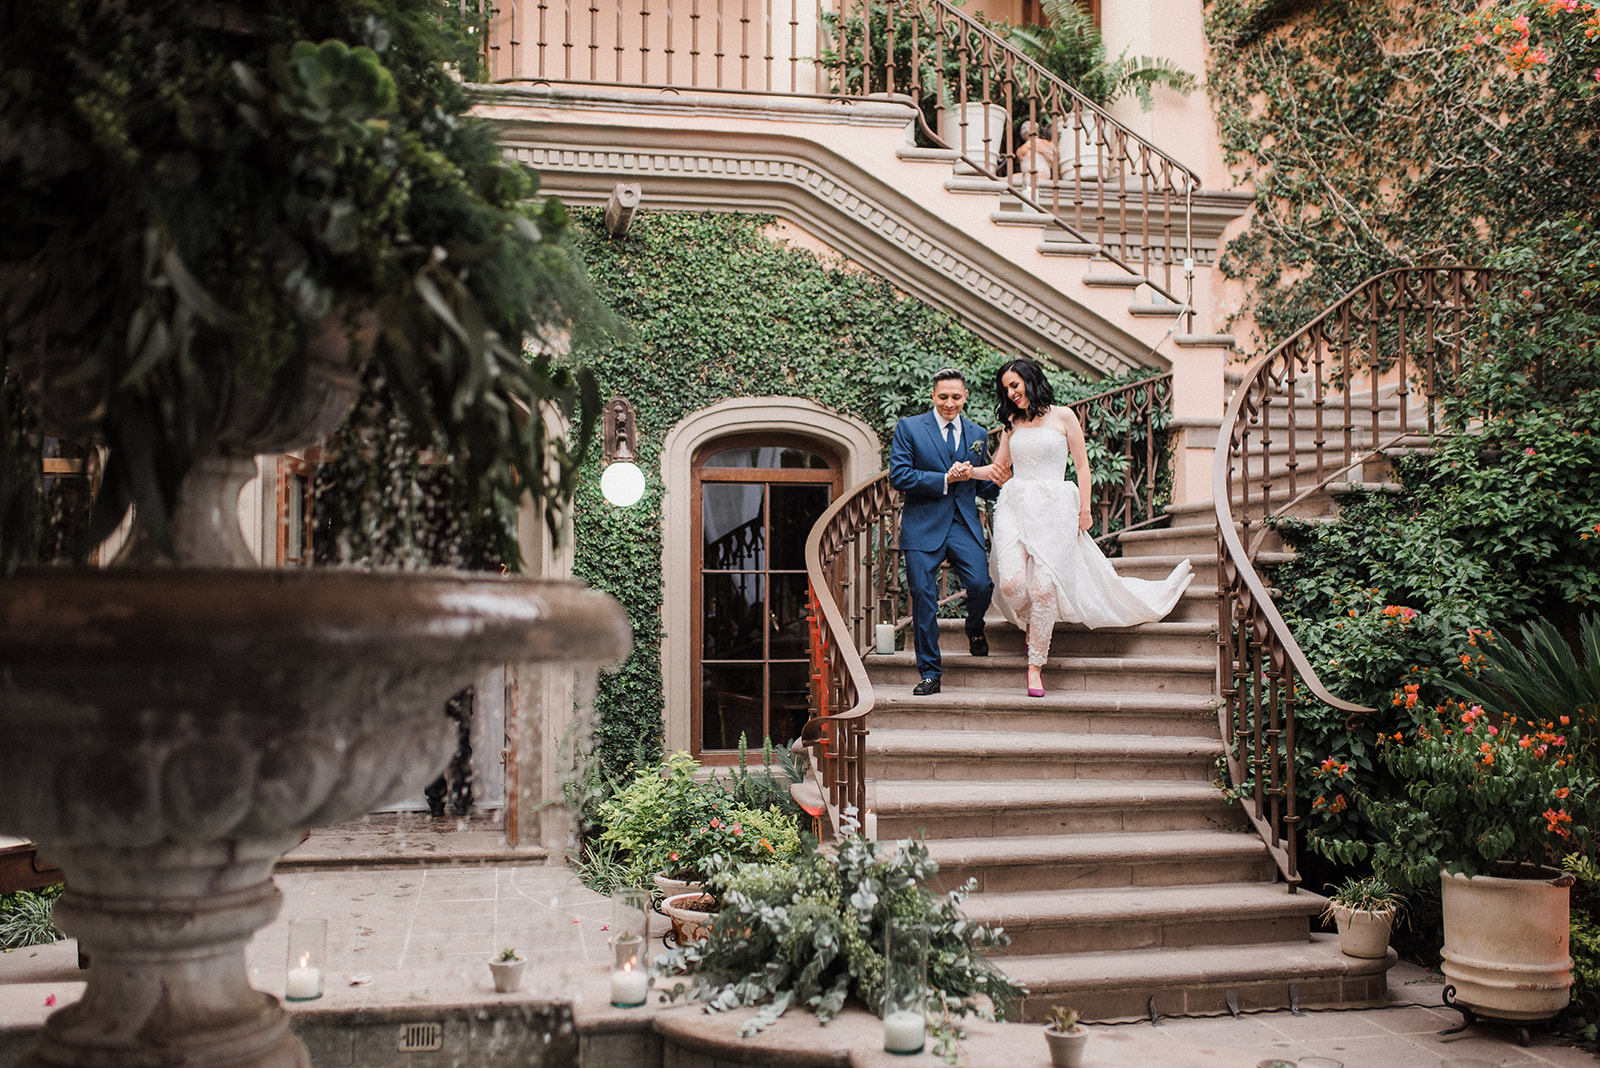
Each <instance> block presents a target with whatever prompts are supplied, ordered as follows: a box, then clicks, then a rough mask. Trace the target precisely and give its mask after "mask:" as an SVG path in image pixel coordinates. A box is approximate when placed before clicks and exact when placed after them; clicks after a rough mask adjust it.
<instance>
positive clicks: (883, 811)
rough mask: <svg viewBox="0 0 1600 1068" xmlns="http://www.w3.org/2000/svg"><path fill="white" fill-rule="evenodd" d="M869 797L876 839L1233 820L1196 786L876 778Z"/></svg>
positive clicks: (1209, 824)
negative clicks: (873, 816)
mask: <svg viewBox="0 0 1600 1068" xmlns="http://www.w3.org/2000/svg"><path fill="white" fill-rule="evenodd" d="M872 794H875V795H876V797H875V799H874V800H872V801H871V804H872V807H873V810H874V812H875V814H876V815H877V818H878V836H879V837H880V838H914V837H916V836H918V835H919V834H922V835H926V836H927V837H929V838H972V837H986V836H987V837H1008V836H1014V835H1044V834H1068V833H1071V834H1113V833H1123V834H1138V833H1143V832H1145V831H1172V830H1186V829H1187V830H1211V829H1213V828H1215V827H1216V826H1217V825H1218V824H1219V823H1224V824H1225V823H1226V821H1227V820H1229V819H1230V816H1231V815H1232V810H1231V809H1230V806H1229V805H1228V803H1227V802H1226V801H1225V800H1224V799H1223V796H1222V792H1221V791H1220V790H1218V789H1217V788H1216V787H1214V786H1212V785H1211V784H1209V783H1201V782H1154V781H1119V780H1107V779H1069V780H1064V781H1060V782H1026V781H1024V782H1014V781H1004V780H987V781H985V780H962V781H958V782H923V781H917V780H906V779H875V780H874V783H873V786H872V787H869V798H870V797H871V795H872ZM1233 818H1239V817H1237V816H1233Z"/></svg>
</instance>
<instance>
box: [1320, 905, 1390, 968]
mask: <svg viewBox="0 0 1600 1068" xmlns="http://www.w3.org/2000/svg"><path fill="white" fill-rule="evenodd" d="M1330 908H1331V911H1332V912H1333V922H1334V925H1335V926H1336V927H1338V928H1339V952H1341V953H1343V954H1344V955H1345V956H1347V957H1359V958H1361V959H1362V960H1380V959H1382V958H1383V957H1386V956H1388V955H1389V934H1390V932H1391V931H1393V930H1394V912H1393V911H1384V912H1373V911H1371V910H1369V909H1352V908H1347V907H1346V906H1344V905H1340V904H1337V903H1335V904H1333V905H1332V906H1330Z"/></svg>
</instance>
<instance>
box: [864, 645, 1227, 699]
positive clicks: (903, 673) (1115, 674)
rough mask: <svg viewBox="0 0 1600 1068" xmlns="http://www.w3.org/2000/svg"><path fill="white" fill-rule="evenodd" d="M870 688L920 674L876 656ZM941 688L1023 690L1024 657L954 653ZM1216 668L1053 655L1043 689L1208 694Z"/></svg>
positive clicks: (1193, 660) (1168, 659)
mask: <svg viewBox="0 0 1600 1068" xmlns="http://www.w3.org/2000/svg"><path fill="white" fill-rule="evenodd" d="M872 659H873V663H872V680H873V684H874V685H878V684H879V683H880V682H881V683H882V684H883V685H886V686H890V687H893V686H897V685H902V684H903V685H905V686H915V685H916V684H917V680H918V679H920V678H921V674H920V673H919V672H918V671H917V663H916V655H915V654H914V653H911V652H898V653H890V654H888V655H886V656H885V655H875V656H874V657H873V658H872ZM942 659H943V668H944V680H943V681H944V685H945V686H946V687H950V688H963V689H964V688H967V687H979V688H983V689H990V690H998V689H1004V688H1005V687H1007V686H1009V685H1012V684H1013V683H1014V684H1015V685H1016V686H1017V687H1018V688H1022V686H1023V672H1024V671H1025V670H1026V669H1027V666H1028V661H1027V658H1026V657H1024V656H1023V655H1022V654H1021V651H1020V650H1018V652H1017V653H1015V654H1009V655H1008V654H1004V653H1001V654H996V653H993V652H991V653H990V655H988V656H984V657H977V656H972V655H970V654H964V653H959V652H958V653H955V654H952V655H949V656H944V657H943V658H942ZM1216 669H1217V662H1216V657H1214V656H1073V655H1066V656H1058V655H1056V653H1055V651H1054V650H1053V649H1052V650H1051V655H1050V659H1049V660H1048V661H1047V662H1046V663H1045V665H1044V686H1045V689H1046V690H1055V691H1058V692H1063V691H1074V690H1077V691H1087V692H1096V691H1103V690H1109V691H1117V692H1124V693H1126V692H1154V693H1188V694H1210V693H1211V691H1212V683H1213V681H1214V679H1215V674H1216Z"/></svg>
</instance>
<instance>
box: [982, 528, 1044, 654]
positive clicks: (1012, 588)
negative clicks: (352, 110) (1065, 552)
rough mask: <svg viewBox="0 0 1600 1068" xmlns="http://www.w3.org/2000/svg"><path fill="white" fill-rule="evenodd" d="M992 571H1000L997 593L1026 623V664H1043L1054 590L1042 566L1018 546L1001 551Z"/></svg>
mask: <svg viewBox="0 0 1600 1068" xmlns="http://www.w3.org/2000/svg"><path fill="white" fill-rule="evenodd" d="M996 570H997V571H999V573H1000V595H1001V596H1002V597H1004V598H1005V599H1006V601H1007V602H1009V603H1010V605H1011V608H1012V611H1013V612H1015V613H1016V616H1017V618H1018V619H1021V620H1024V621H1026V623H1027V625H1028V631H1027V637H1028V666H1029V667H1043V666H1044V663H1045V661H1046V660H1048V659H1050V636H1051V635H1052V634H1053V633H1054V632H1055V628H1056V591H1055V586H1054V584H1052V583H1051V581H1050V576H1049V574H1048V573H1047V572H1046V571H1045V569H1044V568H1041V567H1035V566H1034V563H1033V557H1031V556H1029V555H1028V552H1027V550H1026V549H1024V548H1022V546H1020V545H1012V546H1010V547H1009V548H1007V549H1006V550H1004V551H1003V552H1001V554H1000V556H999V558H998V560H997V564H996Z"/></svg>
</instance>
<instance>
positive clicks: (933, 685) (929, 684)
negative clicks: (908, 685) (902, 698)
mask: <svg viewBox="0 0 1600 1068" xmlns="http://www.w3.org/2000/svg"><path fill="white" fill-rule="evenodd" d="M938 692H939V680H938V679H935V678H926V679H923V680H922V681H921V682H919V683H917V686H916V689H914V690H912V691H911V696H912V697H927V696H928V695H929V694H933V693H938Z"/></svg>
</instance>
